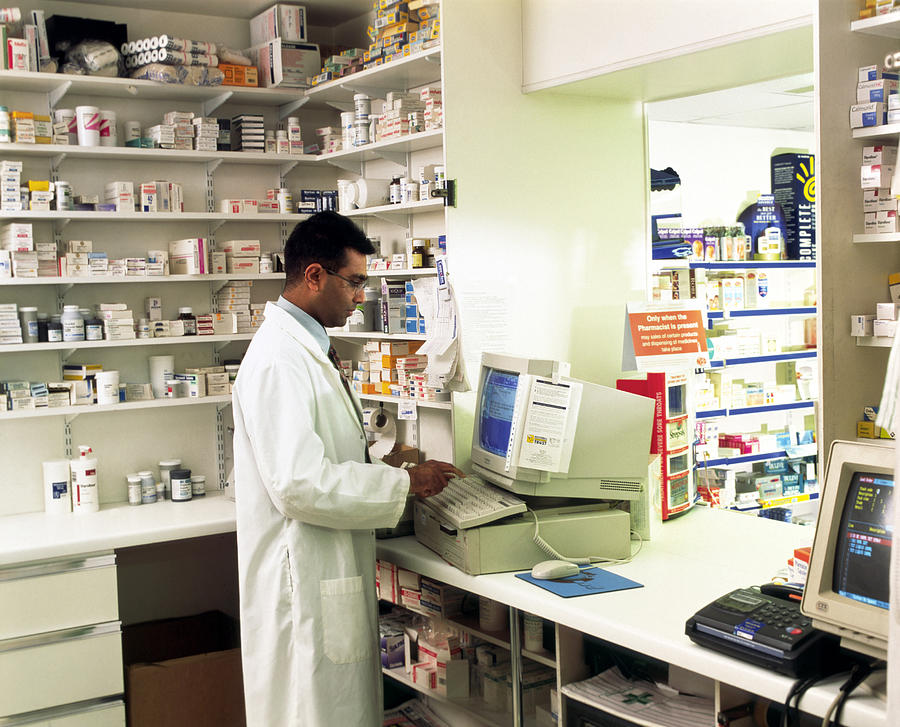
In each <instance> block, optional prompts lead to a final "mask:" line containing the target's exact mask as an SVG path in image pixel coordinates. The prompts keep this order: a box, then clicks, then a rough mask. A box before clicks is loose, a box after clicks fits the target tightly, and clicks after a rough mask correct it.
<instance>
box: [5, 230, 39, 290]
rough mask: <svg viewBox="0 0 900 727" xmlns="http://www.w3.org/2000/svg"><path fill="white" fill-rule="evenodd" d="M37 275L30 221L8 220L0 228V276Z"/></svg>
mask: <svg viewBox="0 0 900 727" xmlns="http://www.w3.org/2000/svg"><path fill="white" fill-rule="evenodd" d="M15 275H19V276H21V277H37V255H36V253H35V252H34V235H33V232H32V226H31V223H30V222H9V223H7V224H5V225H3V227H2V228H0V277H6V278H8V277H10V276H15Z"/></svg>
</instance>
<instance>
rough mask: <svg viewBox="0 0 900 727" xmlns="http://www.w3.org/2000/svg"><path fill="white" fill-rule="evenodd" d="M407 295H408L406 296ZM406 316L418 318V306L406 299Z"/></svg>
mask: <svg viewBox="0 0 900 727" xmlns="http://www.w3.org/2000/svg"><path fill="white" fill-rule="evenodd" d="M407 297H409V296H407ZM406 317H407V318H418V317H419V306H417V305H416V304H415V303H412V304H411V303H409V301H407V303H406Z"/></svg>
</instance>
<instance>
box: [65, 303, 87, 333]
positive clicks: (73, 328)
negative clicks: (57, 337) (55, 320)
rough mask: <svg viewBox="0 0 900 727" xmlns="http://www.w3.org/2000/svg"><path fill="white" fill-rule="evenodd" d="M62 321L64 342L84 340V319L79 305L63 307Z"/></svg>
mask: <svg viewBox="0 0 900 727" xmlns="http://www.w3.org/2000/svg"><path fill="white" fill-rule="evenodd" d="M60 321H61V322H62V334H63V337H62V340H63V341H83V340H84V318H82V317H81V313H80V312H79V311H78V306H77V305H65V306H63V312H62V317H61V318H60Z"/></svg>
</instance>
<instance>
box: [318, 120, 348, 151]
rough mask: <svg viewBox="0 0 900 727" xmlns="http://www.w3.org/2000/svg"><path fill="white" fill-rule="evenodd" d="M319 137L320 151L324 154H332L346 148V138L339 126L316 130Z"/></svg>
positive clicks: (323, 127) (322, 127)
mask: <svg viewBox="0 0 900 727" xmlns="http://www.w3.org/2000/svg"><path fill="white" fill-rule="evenodd" d="M316 136H317V137H319V151H320V152H321V153H322V154H331V153H333V152H336V151H341V150H342V149H343V148H344V136H343V132H342V130H341V129H340V128H339V127H337V126H321V127H319V128H318V129H316Z"/></svg>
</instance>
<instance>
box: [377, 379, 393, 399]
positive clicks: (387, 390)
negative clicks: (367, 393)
mask: <svg viewBox="0 0 900 727" xmlns="http://www.w3.org/2000/svg"><path fill="white" fill-rule="evenodd" d="M379 386H380V387H381V392H380V393H382V394H385V395H386V396H390V395H391V382H390V381H382V382H381V383H380V384H379Z"/></svg>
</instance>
